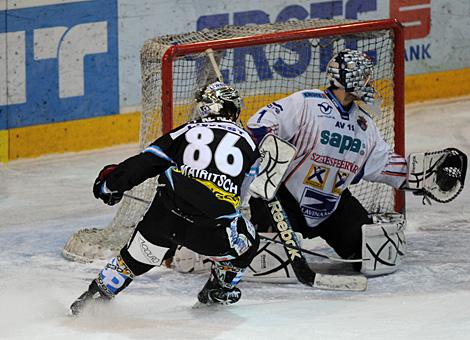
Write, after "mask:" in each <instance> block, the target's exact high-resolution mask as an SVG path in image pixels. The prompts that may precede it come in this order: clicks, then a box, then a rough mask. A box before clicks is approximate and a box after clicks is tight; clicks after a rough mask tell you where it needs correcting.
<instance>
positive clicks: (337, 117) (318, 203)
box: [247, 89, 407, 227]
mask: <svg viewBox="0 0 470 340" xmlns="http://www.w3.org/2000/svg"><path fill="white" fill-rule="evenodd" d="M247 127H248V130H249V131H250V133H251V134H252V136H253V137H254V138H255V139H256V140H257V141H258V142H259V141H260V139H261V138H262V137H263V136H264V135H265V134H267V133H270V132H271V133H274V134H276V135H278V136H279V137H281V138H282V139H284V140H286V141H289V142H290V143H292V144H293V145H295V147H296V148H297V153H296V156H295V158H294V161H293V162H292V164H291V166H290V168H289V170H288V171H287V173H286V178H285V185H286V187H287V189H288V190H289V191H290V192H291V194H292V195H293V196H294V197H295V198H296V200H297V202H299V205H300V208H301V210H302V212H303V214H304V216H305V219H306V221H307V224H308V225H309V226H310V227H314V226H316V225H318V224H319V223H321V222H322V221H323V220H325V219H326V218H327V217H328V216H329V215H330V214H331V213H332V212H333V211H334V210H335V209H336V207H337V205H338V203H339V198H340V195H341V193H342V192H343V190H345V189H346V188H347V187H348V186H349V185H350V184H351V183H357V182H358V181H359V180H361V179H365V180H368V181H373V182H382V183H387V184H389V185H391V186H393V187H395V188H398V187H400V185H401V184H402V183H403V181H404V180H405V177H406V173H407V165H406V160H405V159H404V158H403V157H401V156H399V155H397V154H395V153H394V152H393V150H392V149H391V148H390V146H389V145H388V144H387V143H386V142H385V141H384V139H383V138H382V136H381V135H380V133H379V131H378V129H377V127H376V125H375V123H374V121H373V120H372V118H371V117H370V116H369V115H368V114H367V113H366V112H365V111H363V110H362V109H361V108H359V107H358V106H357V105H356V104H355V103H353V105H352V107H351V108H350V109H349V110H348V111H345V110H344V109H343V107H342V106H341V104H340V103H339V101H338V100H337V99H336V97H335V96H334V95H333V94H332V93H331V92H330V91H329V90H328V89H327V90H325V91H321V90H305V91H299V92H296V93H294V94H292V95H290V96H288V97H285V98H283V99H280V100H276V101H275V102H273V103H272V104H269V105H267V106H265V107H263V108H262V109H260V110H259V111H258V112H256V114H255V115H253V116H252V117H251V118H250V119H249V121H248V123H247Z"/></svg>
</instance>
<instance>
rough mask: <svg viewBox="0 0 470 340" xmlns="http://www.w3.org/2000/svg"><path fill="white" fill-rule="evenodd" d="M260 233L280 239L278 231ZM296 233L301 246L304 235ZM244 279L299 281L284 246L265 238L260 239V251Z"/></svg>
mask: <svg viewBox="0 0 470 340" xmlns="http://www.w3.org/2000/svg"><path fill="white" fill-rule="evenodd" d="M260 235H262V236H265V237H269V238H271V239H276V240H278V241H280V238H279V234H278V233H260ZM296 235H297V238H298V240H299V246H301V241H302V235H301V234H299V233H296ZM244 279H245V281H254V282H270V283H297V282H298V280H297V278H296V276H295V273H294V271H293V269H292V266H291V265H290V260H289V258H288V257H287V254H286V250H285V249H284V247H283V246H282V245H280V244H276V243H271V242H269V241H268V240H265V239H262V240H261V241H260V246H259V248H258V252H257V253H256V256H255V257H254V259H253V260H252V262H251V264H250V265H249V266H248V268H247V270H246V273H245V278H244Z"/></svg>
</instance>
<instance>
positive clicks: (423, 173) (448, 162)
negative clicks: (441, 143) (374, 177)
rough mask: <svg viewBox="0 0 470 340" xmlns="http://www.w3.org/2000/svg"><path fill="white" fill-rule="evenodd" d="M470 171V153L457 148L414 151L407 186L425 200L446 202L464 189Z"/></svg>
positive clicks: (406, 187) (411, 156) (409, 158)
mask: <svg viewBox="0 0 470 340" xmlns="http://www.w3.org/2000/svg"><path fill="white" fill-rule="evenodd" d="M466 173H467V155H465V154H464V153H463V152H462V151H460V150H458V149H455V148H447V149H444V150H440V151H433V152H421V153H411V154H410V155H409V156H408V178H407V181H406V183H405V184H406V185H405V187H404V189H406V190H411V191H413V193H414V194H415V195H422V196H424V198H423V203H424V202H425V201H428V202H429V199H432V200H434V201H436V202H440V203H447V202H450V201H452V200H453V199H454V198H456V197H457V196H458V195H459V194H460V192H461V191H462V189H463V186H464V182H465V176H466Z"/></svg>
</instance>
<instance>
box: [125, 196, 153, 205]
mask: <svg viewBox="0 0 470 340" xmlns="http://www.w3.org/2000/svg"><path fill="white" fill-rule="evenodd" d="M122 196H124V197H127V198H131V199H133V200H136V201H138V202H141V203H145V204H150V203H152V202H150V201H147V200H144V199H143V198H140V197H137V196H133V195H130V194H126V193H123V194H122Z"/></svg>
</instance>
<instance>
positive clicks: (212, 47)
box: [63, 19, 404, 262]
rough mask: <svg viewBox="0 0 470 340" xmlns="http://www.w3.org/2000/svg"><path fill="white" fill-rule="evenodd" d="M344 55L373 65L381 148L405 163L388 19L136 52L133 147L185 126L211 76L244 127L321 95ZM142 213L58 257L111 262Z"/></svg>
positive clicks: (83, 236)
mask: <svg viewBox="0 0 470 340" xmlns="http://www.w3.org/2000/svg"><path fill="white" fill-rule="evenodd" d="M343 48H352V49H358V50H362V51H364V52H366V53H368V54H369V55H370V56H371V57H372V58H373V60H374V63H375V67H374V74H373V78H374V80H375V82H374V87H375V88H376V89H377V90H378V92H379V93H380V94H381V96H382V97H383V103H382V112H383V113H382V115H381V116H380V117H374V120H375V122H376V124H377V127H378V128H379V130H380V132H381V134H382V136H383V137H384V139H385V140H386V141H387V142H388V143H389V144H391V145H392V146H394V148H395V151H396V152H397V153H399V154H402V155H403V154H404V119H403V118H404V39H403V30H402V26H401V25H400V23H399V22H398V21H396V20H394V19H387V20H376V21H357V20H336V19H332V20H304V21H287V22H283V23H275V24H266V25H252V26H241V27H237V26H226V27H224V28H221V29H214V30H203V31H198V32H191V33H186V34H178V35H168V36H163V37H158V38H155V39H151V40H148V41H146V42H145V44H144V46H143V48H142V50H141V72H142V116H141V129H140V147H141V148H145V147H146V146H147V145H148V144H150V143H151V142H153V141H154V140H155V139H156V138H157V137H158V136H160V135H161V134H162V133H164V132H168V131H170V130H171V129H172V128H174V127H176V126H178V125H181V124H183V123H185V122H187V121H188V120H189V119H190V118H191V116H192V113H193V109H194V93H195V91H196V90H197V89H198V88H200V87H202V86H204V85H206V84H208V83H210V82H212V81H215V80H217V74H219V73H218V72H217V70H219V71H220V73H221V74H222V76H223V78H224V81H225V82H226V83H230V84H232V85H233V86H234V87H236V88H237V89H238V90H239V91H240V94H241V95H242V97H243V101H244V107H243V109H242V114H241V121H242V122H243V123H244V122H246V121H247V119H248V118H249V117H250V116H251V115H252V114H253V113H254V112H256V111H257V109H259V108H261V107H263V106H264V105H267V104H269V103H271V102H273V101H274V100H276V99H279V98H282V97H285V96H287V95H288V94H291V93H293V92H295V91H299V90H305V89H313V88H325V87H326V86H327V85H328V84H327V77H326V73H325V71H326V64H327V62H328V61H329V59H330V58H331V57H332V56H333V54H335V53H337V52H338V51H340V50H341V49H343ZM208 51H213V52H208ZM209 56H210V57H209ZM211 59H212V61H214V60H215V63H217V66H213V64H214V63H213V62H212V63H211ZM155 190H156V179H149V180H147V181H146V182H144V183H142V184H141V185H139V186H138V187H135V188H134V189H132V190H131V192H130V194H131V195H133V196H136V197H139V198H142V199H144V200H147V201H151V200H152V198H153V195H154V194H155ZM351 191H352V192H353V194H354V195H355V196H356V197H357V198H358V199H359V200H360V201H361V203H362V204H363V205H364V206H365V207H366V209H368V210H369V211H370V212H390V211H394V210H395V211H401V210H403V209H404V199H403V196H402V195H401V194H398V193H397V192H395V191H394V190H393V189H391V188H390V187H388V186H386V185H382V184H375V183H368V182H365V181H363V183H361V184H359V185H355V186H352V188H351ZM146 209H147V206H146V205H145V204H143V203H141V202H139V201H136V200H133V199H131V198H128V197H124V199H123V200H122V203H121V205H120V207H119V210H118V212H117V214H116V216H115V217H114V219H113V221H112V222H111V224H110V225H109V226H108V227H107V228H104V229H96V228H92V229H83V230H80V231H78V232H77V233H75V234H74V235H72V237H71V238H70V240H69V241H68V242H67V244H66V246H65V248H64V251H63V253H64V255H65V256H66V257H67V258H69V259H73V260H78V261H84V262H88V261H92V260H93V259H105V258H109V257H111V256H114V255H115V254H116V253H117V252H118V251H119V250H120V248H121V247H122V246H123V245H124V244H125V242H126V241H127V239H128V237H129V236H130V234H131V232H132V230H133V228H134V226H135V224H136V223H137V222H138V221H139V220H140V218H141V217H142V216H143V214H144V213H145V211H146ZM156 223H158V221H156Z"/></svg>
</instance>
